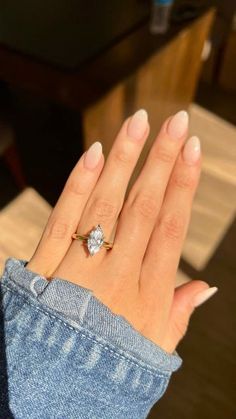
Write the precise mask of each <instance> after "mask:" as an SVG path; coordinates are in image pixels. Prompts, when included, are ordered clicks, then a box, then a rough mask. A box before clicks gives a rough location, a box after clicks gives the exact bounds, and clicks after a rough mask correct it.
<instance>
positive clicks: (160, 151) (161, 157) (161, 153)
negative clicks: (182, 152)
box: [154, 147, 174, 164]
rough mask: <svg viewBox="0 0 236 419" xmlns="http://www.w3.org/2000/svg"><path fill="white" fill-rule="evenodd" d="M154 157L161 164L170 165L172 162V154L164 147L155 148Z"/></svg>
mask: <svg viewBox="0 0 236 419" xmlns="http://www.w3.org/2000/svg"><path fill="white" fill-rule="evenodd" d="M154 157H155V159H157V160H158V161H160V162H162V163H169V164H170V163H172V162H173V160H174V156H173V154H172V153H171V152H170V151H169V150H167V149H166V148H165V147H157V149H156V150H155V151H154Z"/></svg>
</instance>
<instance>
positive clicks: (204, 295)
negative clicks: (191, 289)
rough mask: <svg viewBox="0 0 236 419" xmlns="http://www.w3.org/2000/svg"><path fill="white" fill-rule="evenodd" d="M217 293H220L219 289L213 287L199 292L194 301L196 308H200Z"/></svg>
mask: <svg viewBox="0 0 236 419" xmlns="http://www.w3.org/2000/svg"><path fill="white" fill-rule="evenodd" d="M216 291H218V288H217V287H211V288H207V289H206V290H204V291H201V292H199V293H198V294H197V295H195V297H194V300H193V305H194V307H198V306H200V304H202V303H205V301H206V300H208V298H210V297H212V296H213V295H214V294H215V293H216Z"/></svg>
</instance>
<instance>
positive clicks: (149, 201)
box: [132, 194, 159, 219]
mask: <svg viewBox="0 0 236 419" xmlns="http://www.w3.org/2000/svg"><path fill="white" fill-rule="evenodd" d="M132 208H133V209H134V211H135V212H136V213H138V215H139V216H140V215H141V216H143V217H145V218H149V219H155V218H156V217H157V214H158V210H159V205H158V203H157V200H156V199H154V198H153V197H152V196H150V195H143V194H141V195H138V196H136V198H135V199H134V201H133V204H132Z"/></svg>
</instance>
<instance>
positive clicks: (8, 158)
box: [3, 143, 27, 189]
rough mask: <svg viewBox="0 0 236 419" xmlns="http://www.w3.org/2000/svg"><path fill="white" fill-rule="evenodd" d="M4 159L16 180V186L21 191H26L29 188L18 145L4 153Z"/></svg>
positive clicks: (12, 146) (12, 145)
mask: <svg viewBox="0 0 236 419" xmlns="http://www.w3.org/2000/svg"><path fill="white" fill-rule="evenodd" d="M3 158H4V160H5V162H6V164H7V166H8V168H9V170H10V172H11V174H12V176H13V177H14V179H15V182H16V185H17V186H18V187H19V188H20V189H24V188H25V187H26V186H27V183H26V179H25V176H24V173H23V169H22V165H21V161H20V157H19V154H18V151H17V147H16V145H15V144H14V143H13V144H11V145H10V146H9V147H8V148H7V149H6V150H5V152H4V154H3Z"/></svg>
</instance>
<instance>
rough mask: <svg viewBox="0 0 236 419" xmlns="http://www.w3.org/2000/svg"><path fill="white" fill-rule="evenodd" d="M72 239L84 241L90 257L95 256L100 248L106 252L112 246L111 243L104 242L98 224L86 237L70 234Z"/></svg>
mask: <svg viewBox="0 0 236 419" xmlns="http://www.w3.org/2000/svg"><path fill="white" fill-rule="evenodd" d="M72 239H75V240H83V241H86V242H87V248H88V251H89V253H90V255H91V256H93V255H95V253H97V252H98V251H99V250H100V249H101V247H102V246H103V247H105V249H107V250H109V249H111V248H112V246H113V243H110V242H107V241H105V240H104V233H103V230H102V227H101V225H100V224H98V225H97V226H96V227H95V228H94V229H93V230H92V231H91V233H90V234H89V235H88V236H85V235H82V234H79V233H74V234H72Z"/></svg>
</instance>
